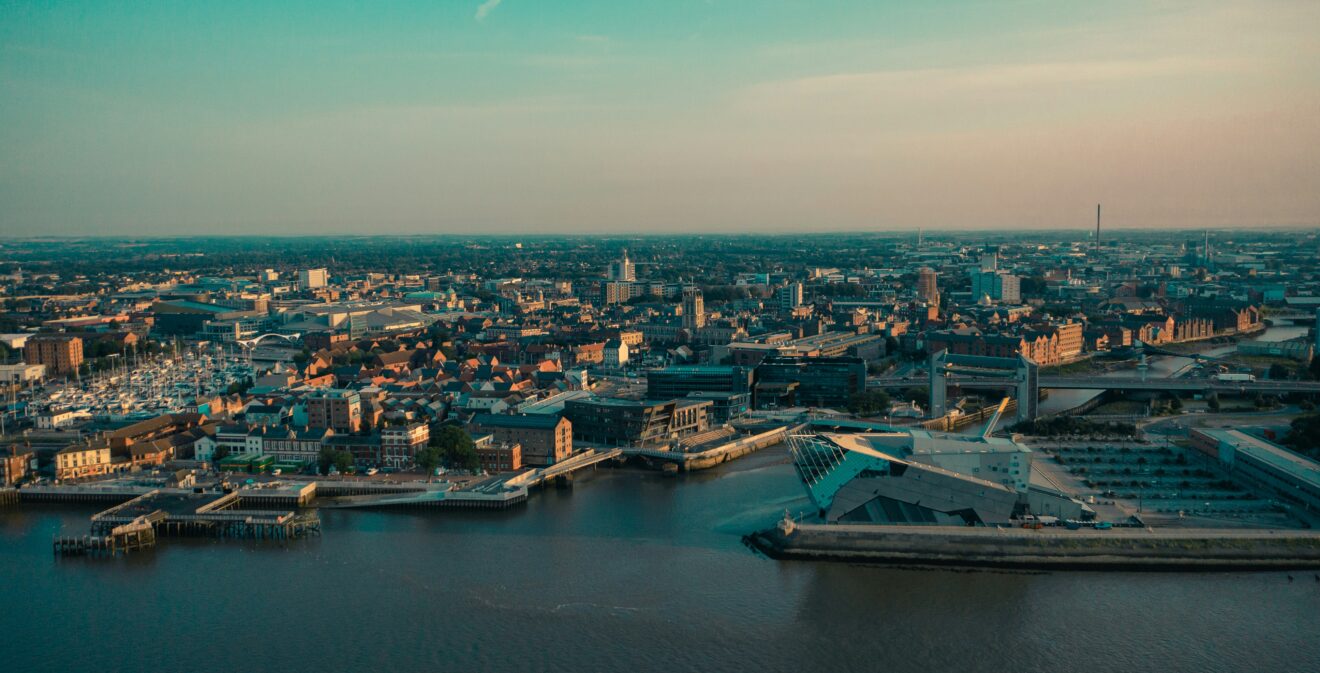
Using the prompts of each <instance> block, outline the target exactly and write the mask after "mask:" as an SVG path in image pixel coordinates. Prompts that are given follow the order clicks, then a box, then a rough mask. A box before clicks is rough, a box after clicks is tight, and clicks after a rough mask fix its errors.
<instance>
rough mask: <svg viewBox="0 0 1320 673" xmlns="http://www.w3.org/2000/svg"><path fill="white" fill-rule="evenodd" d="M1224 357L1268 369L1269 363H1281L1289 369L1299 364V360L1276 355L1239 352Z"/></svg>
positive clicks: (1230, 360)
mask: <svg viewBox="0 0 1320 673" xmlns="http://www.w3.org/2000/svg"><path fill="white" fill-rule="evenodd" d="M1224 359H1225V360H1227V361H1229V362H1233V363H1236V364H1241V365H1246V366H1248V367H1257V368H1260V369H1268V368H1269V367H1270V366H1271V365H1283V366H1284V367H1288V368H1289V369H1295V368H1297V367H1300V366H1301V363H1300V362H1298V361H1296V360H1294V359H1292V358H1285V357H1281V356H1278V355H1243V354H1241V353H1234V354H1233V355H1230V356H1228V357H1226V358H1224Z"/></svg>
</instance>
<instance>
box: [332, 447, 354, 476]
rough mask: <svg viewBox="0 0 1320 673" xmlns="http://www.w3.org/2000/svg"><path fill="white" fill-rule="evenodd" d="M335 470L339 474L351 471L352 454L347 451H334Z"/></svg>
mask: <svg viewBox="0 0 1320 673" xmlns="http://www.w3.org/2000/svg"><path fill="white" fill-rule="evenodd" d="M335 469H336V470H339V471H340V472H348V471H349V470H351V469H353V454H351V453H349V452H348V451H336V452H335Z"/></svg>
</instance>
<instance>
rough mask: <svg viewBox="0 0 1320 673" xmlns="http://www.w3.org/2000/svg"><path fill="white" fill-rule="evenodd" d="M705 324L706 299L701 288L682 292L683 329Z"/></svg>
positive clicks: (696, 327)
mask: <svg viewBox="0 0 1320 673" xmlns="http://www.w3.org/2000/svg"><path fill="white" fill-rule="evenodd" d="M705 326H706V300H705V299H703V298H702V296H701V290H695V289H693V290H686V291H684V292H683V329H686V330H694V329H701V328H702V327H705Z"/></svg>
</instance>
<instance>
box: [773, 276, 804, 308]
mask: <svg viewBox="0 0 1320 673" xmlns="http://www.w3.org/2000/svg"><path fill="white" fill-rule="evenodd" d="M775 301H776V302H778V304H779V310H780V312H782V313H788V312H790V311H792V310H793V309H795V308H797V307H799V306H801V305H802V283H789V284H788V285H785V286H783V287H781V288H779V289H777V290H775Z"/></svg>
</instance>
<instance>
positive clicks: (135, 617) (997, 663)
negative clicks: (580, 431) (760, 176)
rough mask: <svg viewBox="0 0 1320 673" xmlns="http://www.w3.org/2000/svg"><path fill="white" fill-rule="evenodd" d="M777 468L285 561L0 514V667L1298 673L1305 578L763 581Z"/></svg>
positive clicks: (425, 517) (44, 513) (951, 574)
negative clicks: (753, 537) (747, 540)
mask: <svg viewBox="0 0 1320 673" xmlns="http://www.w3.org/2000/svg"><path fill="white" fill-rule="evenodd" d="M804 507H806V501H805V498H804V497H803V495H802V488H801V486H800V485H799V483H798V481H797V479H796V477H795V476H794V474H793V471H792V467H791V466H790V465H789V464H788V462H787V455H786V452H785V450H784V449H783V448H782V447H776V448H771V449H767V450H765V451H762V452H760V453H757V454H753V455H751V456H749V457H747V458H745V459H743V460H740V461H738V462H736V463H734V464H731V465H728V466H723V467H720V468H717V469H715V470H710V471H708V472H704V473H697V474H693V475H685V476H681V477H678V478H664V477H661V476H659V475H657V474H654V473H644V472H636V471H631V470H602V471H601V472H600V473H599V474H597V475H596V476H594V477H592V478H590V479H588V480H586V481H584V482H581V483H579V484H578V485H577V486H576V488H574V489H573V490H571V491H547V492H544V493H541V494H537V495H535V496H534V497H533V498H532V500H531V501H530V502H529V503H528V504H527V505H526V507H523V508H519V509H515V510H510V511H505V512H452V511H411V512H405V511H401V512H373V511H326V512H325V513H324V535H323V536H322V537H320V538H317V539H312V540H308V541H305V542H295V543H291V544H287V545H278V544H258V543H248V544H243V543H219V542H212V541H206V540H179V539H168V540H164V541H163V542H162V544H161V545H160V546H159V547H158V548H157V550H155V551H154V552H146V553H142V554H139V555H135V556H130V557H126V558H118V559H106V560H87V559H72V560H55V559H53V558H52V557H51V552H50V542H51V537H52V536H53V535H55V534H56V533H57V532H60V531H62V530H63V531H65V532H84V531H86V528H87V517H88V515H89V514H90V513H91V512H92V511H93V510H92V509H89V508H84V507H72V506H23V507H11V508H7V509H4V510H0V587H3V589H0V592H2V594H0V595H3V599H4V600H3V605H4V606H5V609H4V610H0V633H3V634H4V635H3V638H4V645H3V646H0V653H2V655H3V656H0V661H2V662H3V664H4V667H5V670H8V671H15V672H19V671H21V672H24V673H28V672H44V671H70V670H86V671H92V670H105V671H164V670H168V671H184V670H186V671H190V672H196V673H205V672H210V671H217V672H219V671H225V672H227V673H232V672H233V671H243V672H258V671H319V672H331V671H363V670H375V671H504V670H517V671H541V670H544V671H574V672H579V671H614V670H627V671H630V672H633V673H640V672H643V671H666V672H668V673H673V672H675V671H737V670H748V671H799V672H805V671H868V672H869V671H887V672H894V673H903V672H906V671H923V672H924V671H944V670H949V671H996V672H1000V671H1059V670H1078V671H1092V670H1105V671H1159V672H1160V673H1167V672H1169V671H1202V672H1204V671H1244V670H1263V671H1265V670H1267V671H1315V670H1320V639H1317V638H1315V634H1314V626H1313V622H1314V618H1315V615H1316V614H1320V581H1317V580H1316V579H1314V578H1313V577H1312V576H1311V574H1309V573H1302V574H1298V576H1297V577H1296V579H1295V581H1291V582H1290V581H1289V579H1288V577H1287V576H1286V575H1284V574H1281V573H1260V574H1104V573H1055V574H1034V573H1004V572H956V571H949V570H912V569H895V568H886V567H865V566H850V565H839V564H809V563H797V562H784V563H780V562H775V561H771V560H768V559H765V558H763V557H760V556H758V555H756V554H754V553H752V552H751V551H749V550H748V549H746V548H745V547H744V546H743V545H742V543H741V541H740V536H741V535H742V534H743V533H745V532H747V531H749V530H752V529H754V528H759V527H762V526H766V525H769V524H771V523H772V522H773V521H774V520H775V519H776V518H778V516H779V515H780V514H781V513H782V512H783V511H784V510H785V509H786V508H787V509H792V510H794V511H796V510H799V509H802V508H804Z"/></svg>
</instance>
